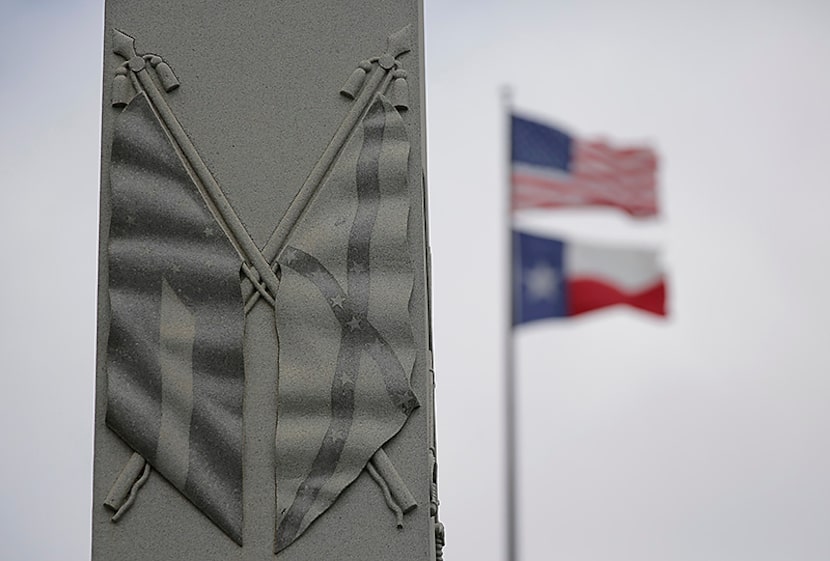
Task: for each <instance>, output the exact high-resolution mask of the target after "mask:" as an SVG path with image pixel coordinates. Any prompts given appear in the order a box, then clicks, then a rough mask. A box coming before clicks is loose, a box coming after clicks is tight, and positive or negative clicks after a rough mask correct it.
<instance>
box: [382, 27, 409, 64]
mask: <svg viewBox="0 0 830 561" xmlns="http://www.w3.org/2000/svg"><path fill="white" fill-rule="evenodd" d="M411 50H412V24H410V25H407V26H406V27H404V28H403V29H400V30H398V31H396V32H395V33H393V34H392V35H390V36H389V37H388V39H387V47H386V53H387V54H390V55H392V56H393V57H395V58H397V57H399V56H401V55H402V54H404V53H408V52H409V51H411Z"/></svg>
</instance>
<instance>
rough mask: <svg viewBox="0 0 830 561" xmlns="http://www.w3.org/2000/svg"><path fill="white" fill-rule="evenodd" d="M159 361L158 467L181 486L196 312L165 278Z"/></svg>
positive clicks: (187, 453)
mask: <svg viewBox="0 0 830 561" xmlns="http://www.w3.org/2000/svg"><path fill="white" fill-rule="evenodd" d="M160 315H161V318H160V322H161V326H160V333H159V335H160V336H159V347H160V348H159V357H160V358H159V362H160V365H161V427H160V428H159V439H158V446H157V448H156V464H157V465H156V466H155V467H156V468H157V469H158V470H159V471H160V472H162V473H164V476H165V477H166V478H167V479H169V480H170V482H171V483H172V484H173V486H174V487H176V488H177V489H184V487H185V483H187V471H188V469H189V458H190V418H191V415H192V413H193V340H194V338H195V336H196V322H195V320H194V318H193V314H191V313H190V311H189V310H188V309H187V306H186V305H185V303H184V302H182V301H181V299H180V298H179V297H178V295H176V291H175V290H173V288H171V286H170V285H169V284H168V283H167V279H162V283H161V314H160Z"/></svg>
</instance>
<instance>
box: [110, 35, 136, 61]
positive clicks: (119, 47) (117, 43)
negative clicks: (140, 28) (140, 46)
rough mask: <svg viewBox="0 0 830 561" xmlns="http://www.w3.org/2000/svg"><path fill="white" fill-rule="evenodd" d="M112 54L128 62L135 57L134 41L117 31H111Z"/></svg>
mask: <svg viewBox="0 0 830 561" xmlns="http://www.w3.org/2000/svg"><path fill="white" fill-rule="evenodd" d="M112 52H114V53H115V54H117V55H119V56H120V57H122V58H124V59H125V60H130V59H131V58H133V57H134V56H135V39H133V38H132V37H130V36H129V35H127V34H126V33H124V32H123V31H120V30H118V29H113V30H112Z"/></svg>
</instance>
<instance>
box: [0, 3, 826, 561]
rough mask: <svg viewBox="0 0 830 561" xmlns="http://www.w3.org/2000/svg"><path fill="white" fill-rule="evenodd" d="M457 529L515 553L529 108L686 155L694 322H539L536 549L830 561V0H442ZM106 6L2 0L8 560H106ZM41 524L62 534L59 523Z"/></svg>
mask: <svg viewBox="0 0 830 561" xmlns="http://www.w3.org/2000/svg"><path fill="white" fill-rule="evenodd" d="M425 36H426V62H427V67H426V68H427V74H426V86H427V115H428V123H427V132H428V148H429V153H428V157H429V160H428V172H429V196H430V201H429V211H430V225H429V226H430V234H431V243H432V248H433V294H434V330H435V335H436V343H435V347H436V376H437V383H438V388H437V399H438V404H437V405H438V411H437V414H438V419H437V423H438V446H439V465H440V493H441V495H440V496H441V501H442V505H441V516H442V520H443V522H444V524H445V525H446V527H447V547H446V548H445V556H446V558H447V559H448V560H450V561H452V560H472V559H475V560H477V561H478V560H481V561H497V560H499V561H501V560H503V559H504V551H503V547H504V528H505V521H504V507H503V488H504V485H503V477H504V476H503V473H504V472H503V464H504V461H503V396H502V393H503V392H502V389H503V375H504V349H505V341H506V336H507V334H508V310H507V308H506V302H507V297H506V294H507V285H506V278H507V260H506V255H507V254H506V241H507V235H506V229H507V227H508V223H507V210H506V204H507V183H506V142H507V139H506V136H505V135H506V129H505V121H506V116H505V113H504V108H503V107H502V105H501V101H500V91H501V89H502V88H503V87H504V86H509V87H510V88H511V90H512V92H513V100H514V103H515V105H516V107H517V109H519V110H520V111H521V112H522V114H524V115H529V116H533V117H537V118H539V119H541V120H542V121H548V122H554V123H558V124H561V125H564V126H566V127H567V128H568V129H569V130H571V131H573V132H574V133H576V134H578V135H580V136H584V137H596V136H607V137H610V138H612V139H614V140H619V141H630V142H637V143H647V144H649V145H651V146H653V147H654V148H655V149H656V150H657V151H658V153H659V154H660V158H661V160H660V172H659V173H660V175H659V181H660V187H659V196H660V206H661V218H660V219H659V220H651V221H644V222H637V223H634V222H632V221H631V220H630V219H628V218H627V217H626V216H625V215H623V214H622V213H620V212H618V211H613V210H605V211H596V210H593V211H561V212H555V213H553V212H533V211H531V212H526V213H523V215H522V217H521V219H520V221H521V223H522V225H524V226H527V227H529V228H532V229H533V230H534V231H537V232H541V233H548V234H551V235H554V234H556V235H564V236H568V237H574V238H577V239H580V240H588V241H597V242H603V241H614V242H623V243H630V244H645V245H648V246H651V247H659V248H661V249H662V250H663V252H664V261H665V265H666V269H667V271H668V282H669V319H668V320H660V319H657V318H653V317H651V316H646V315H644V314H639V313H637V312H635V311H630V310H628V309H625V308H611V309H608V310H604V311H599V312H595V313H592V314H588V315H586V316H583V317H580V318H576V319H573V320H567V321H555V320H551V321H542V322H536V323H534V324H530V325H527V326H523V327H522V328H521V329H519V330H517V332H516V340H515V342H516V357H517V382H518V411H519V419H518V421H519V434H520V440H519V474H520V482H519V491H520V493H519V505H520V520H519V521H520V540H519V541H520V547H521V561H535V560H541V559H567V560H568V561H607V560H610V559H613V560H615V561H635V560H636V561H652V560H653V561H657V560H660V561H663V560H672V561H687V560H689V561H692V560H695V561H698V560H699V561H703V560H705V561H718V560H724V561H767V560H769V561H772V560H788V561H789V560H799V561H827V560H828V559H830V533H828V528H830V481H828V473H830V439H828V437H827V433H828V429H830V407H828V404H830V338H828V335H830V297H828V294H827V291H828V288H827V287H828V286H830V264H829V263H830V226H828V221H827V214H828V211H829V210H830V188H829V187H830V181H829V180H830V171H828V169H829V168H828V162H830V157H828V150H830V76H828V68H830V4H828V3H826V2H822V1H819V0H791V1H789V2H783V1H777V2H776V1H771V0H755V1H741V0H722V1H719V2H708V1H698V2H679V1H662V2H657V1H639V0H632V1H628V2H614V1H610V0H608V1H604V0H581V1H579V2H576V1H572V0H545V1H541V0H537V1H530V0H514V1H512V2H506V1H488V0H476V1H472V0H442V1H440V2H438V1H427V2H426V6H425ZM102 41H103V3H102V2H101V1H100V0H52V1H48V0H25V1H24V0H3V2H2V4H0V48H2V52H3V53H4V55H3V56H2V57H0V72H1V73H0V86H1V87H0V107H2V117H3V121H2V122H3V125H2V128H1V129H0V172H2V175H0V178H2V179H0V185H2V195H3V197H2V202H0V209H2V210H0V213H2V214H1V215H2V220H0V255H1V256H2V258H3V263H4V265H3V271H4V275H3V277H2V278H3V280H2V290H0V310H2V316H3V321H2V323H0V325H2V336H0V357H2V364H3V373H2V374H1V375H0V425H1V426H2V427H3V428H2V429H0V450H2V454H1V455H0V458H2V461H0V558H2V559H9V560H17V559H21V560H28V559H33V560H62V561H63V560H83V559H88V558H89V547H90V509H91V504H90V503H91V497H90V489H91V461H92V411H93V393H92V392H93V376H94V353H95V309H96V301H95V296H96V282H97V280H96V279H97V277H96V254H97V229H98V208H97V206H98V189H99V186H98V175H99V143H100V138H99V136H100V132H99V129H100V87H101V86H100V85H101V57H102V52H101V45H102ZM44 529H46V530H45V531H44Z"/></svg>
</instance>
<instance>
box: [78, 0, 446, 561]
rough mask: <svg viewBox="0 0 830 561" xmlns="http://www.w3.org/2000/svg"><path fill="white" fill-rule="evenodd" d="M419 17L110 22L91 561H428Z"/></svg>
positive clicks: (288, 9) (168, 14)
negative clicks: (268, 560) (310, 560)
mask: <svg viewBox="0 0 830 561" xmlns="http://www.w3.org/2000/svg"><path fill="white" fill-rule="evenodd" d="M422 21H423V20H422V5H421V1H420V0H364V1H362V2H331V1H327V2H322V1H319V0H304V1H302V2H299V1H297V2H274V1H273V0H271V1H266V0H255V1H251V2H239V3H237V2H204V1H197V0H182V1H179V2H159V1H158V0H132V1H129V2H128V1H126V0H107V3H106V18H105V22H106V26H107V30H106V33H105V37H106V39H105V44H104V88H103V98H104V106H103V118H102V158H101V160H102V166H101V230H100V234H101V235H100V239H101V244H100V258H99V264H100V267H99V295H98V296H99V306H98V359H97V362H98V367H97V377H96V380H97V382H96V422H95V467H94V497H93V548H92V559H93V561H130V560H148V559H151V560H153V561H166V560H171V561H173V560H175V561H187V560H199V561H213V560H217V561H218V560H222V561H227V560H240V561H242V560H267V559H271V558H277V559H285V560H307V559H326V560H340V559H342V560H355V559H360V560H361V561H374V560H378V561H380V560H384V561H385V560H390V559H401V560H404V559H405V560H416V559H424V560H428V559H435V558H438V559H440V558H441V548H442V547H443V541H444V535H443V526H442V525H441V523H440V522H439V519H438V497H437V475H436V474H437V468H436V461H435V457H436V455H435V438H434V416H433V411H434V406H433V402H434V401H433V386H434V377H433V370H432V340H431V332H430V313H429V311H430V302H429V248H428V244H427V239H426V213H425V202H426V200H425V199H426V192H425V187H426V181H425V143H424V140H425V131H424V104H423V102H424V84H423V60H424V59H423V33H422Z"/></svg>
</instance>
